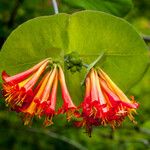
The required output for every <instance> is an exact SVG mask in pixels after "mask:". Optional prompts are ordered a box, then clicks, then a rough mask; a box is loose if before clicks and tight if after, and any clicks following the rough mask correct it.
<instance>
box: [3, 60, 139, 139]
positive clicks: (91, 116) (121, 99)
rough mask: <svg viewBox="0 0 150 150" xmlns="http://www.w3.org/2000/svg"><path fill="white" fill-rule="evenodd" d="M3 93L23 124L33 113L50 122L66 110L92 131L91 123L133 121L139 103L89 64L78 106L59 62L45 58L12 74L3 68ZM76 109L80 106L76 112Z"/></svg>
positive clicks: (113, 125) (26, 122)
mask: <svg viewBox="0 0 150 150" xmlns="http://www.w3.org/2000/svg"><path fill="white" fill-rule="evenodd" d="M2 79H3V94H4V97H5V102H6V104H7V105H8V106H9V107H10V108H11V110H14V111H16V112H18V113H22V114H23V121H24V124H25V125H28V124H30V123H31V122H32V118H33V117H34V116H36V117H38V118H41V117H42V116H44V117H45V120H44V125H45V126H48V125H51V124H53V122H52V118H53V117H54V116H55V115H59V114H66V118H67V120H68V121H70V119H71V118H72V117H76V118H78V119H79V118H80V119H81V120H80V121H76V122H75V125H76V126H77V127H85V128H86V132H87V133H88V134H89V136H90V135H91V131H92V127H93V126H101V125H102V126H105V125H110V126H111V127H112V128H115V127H117V126H120V125H121V123H122V121H123V120H124V119H125V117H126V116H128V117H129V119H130V120H131V121H132V122H133V123H135V121H134V117H133V113H136V109H137V108H138V106H139V104H138V103H137V102H136V101H135V100H134V98H133V97H132V100H129V99H128V98H127V97H126V95H125V94H124V93H123V92H122V91H121V90H120V89H119V88H118V87H117V85H116V84H115V83H114V82H113V81H112V80H111V79H110V77H109V76H108V75H107V74H106V73H105V72H104V71H103V70H102V69H100V68H96V69H94V68H92V69H91V70H90V71H89V73H88V75H87V77H86V80H85V96H84V100H83V102H82V103H81V105H80V106H79V107H76V106H75V104H74V103H73V101H72V99H71V97H70V94H69V92H68V89H67V86H66V82H65V76H64V73H63V70H62V68H61V66H60V65H58V64H55V63H53V62H52V61H51V60H50V59H45V60H43V61H41V62H40V63H38V64H37V65H35V66H33V67H32V68H30V69H28V70H27V71H24V72H21V73H19V74H16V75H14V76H9V75H8V74H7V73H6V72H5V71H3V72H2ZM58 82H59V83H60V87H61V93H62V99H63V105H62V107H61V108H59V109H58V110H56V104H57V103H56V100H57V87H58ZM78 109H82V111H81V113H79V111H78Z"/></svg>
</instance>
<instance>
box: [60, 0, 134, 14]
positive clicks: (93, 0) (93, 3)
mask: <svg viewBox="0 0 150 150" xmlns="http://www.w3.org/2000/svg"><path fill="white" fill-rule="evenodd" d="M62 3H64V4H67V5H69V6H70V7H73V8H74V9H75V8H76V9H81V10H98V11H103V12H107V13H110V14H113V15H116V16H119V17H124V16H125V15H126V14H127V13H128V12H129V11H130V10H131V8H132V7H133V6H132V0H62Z"/></svg>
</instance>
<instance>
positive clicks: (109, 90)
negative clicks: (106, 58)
mask: <svg viewBox="0 0 150 150" xmlns="http://www.w3.org/2000/svg"><path fill="white" fill-rule="evenodd" d="M85 86H86V89H85V96H84V101H83V102H82V104H81V106H80V107H81V108H82V118H83V120H82V121H78V122H76V123H75V125H76V126H78V127H81V126H84V127H85V128H86V132H87V133H88V134H89V136H91V131H92V127H93V126H99V125H107V124H109V125H110V126H111V127H112V128H115V127H117V126H119V125H120V124H121V123H122V121H123V120H124V119H125V117H126V116H128V117H129V118H130V120H131V121H133V122H135V121H134V117H133V115H132V113H135V112H136V110H135V109H137V107H138V106H139V104H138V103H136V102H135V100H134V99H132V100H131V101H130V100H129V99H128V98H127V97H126V95H125V94H124V93H123V92H122V91H121V90H120V89H119V88H118V87H117V85H116V84H115V83H114V82H113V81H112V80H111V79H110V78H109V76H108V75H107V74H106V73H105V72H104V71H102V69H99V68H98V69H94V68H92V69H91V70H90V72H89V74H88V75H87V78H86V81H85Z"/></svg>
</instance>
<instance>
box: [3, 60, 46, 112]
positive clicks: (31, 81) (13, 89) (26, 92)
mask: <svg viewBox="0 0 150 150" xmlns="http://www.w3.org/2000/svg"><path fill="white" fill-rule="evenodd" d="M48 63H49V60H48V59H45V60H44V61H42V62H40V63H39V64H37V65H35V66H34V67H32V68H30V69H29V70H27V71H24V72H22V73H19V74H16V75H14V76H9V75H8V74H7V73H6V72H5V71H3V72H2V79H3V81H4V82H3V84H2V86H3V93H4V97H5V101H6V104H7V105H9V106H10V108H11V109H13V110H16V111H19V108H20V107H22V105H23V103H24V102H25V103H26V102H28V104H29V103H30V102H31V99H32V96H33V87H34V86H35V84H36V83H37V81H38V79H39V78H40V76H41V74H42V73H43V72H44V71H45V69H46V67H47V65H48Z"/></svg>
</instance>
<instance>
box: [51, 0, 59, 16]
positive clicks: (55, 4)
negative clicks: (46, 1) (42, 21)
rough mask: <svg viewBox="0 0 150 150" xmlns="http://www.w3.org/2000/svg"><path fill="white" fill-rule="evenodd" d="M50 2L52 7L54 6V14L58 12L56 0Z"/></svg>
mask: <svg viewBox="0 0 150 150" xmlns="http://www.w3.org/2000/svg"><path fill="white" fill-rule="evenodd" d="M52 4H53V8H54V12H55V14H58V13H59V11H58V5H57V1H56V0H52Z"/></svg>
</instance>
